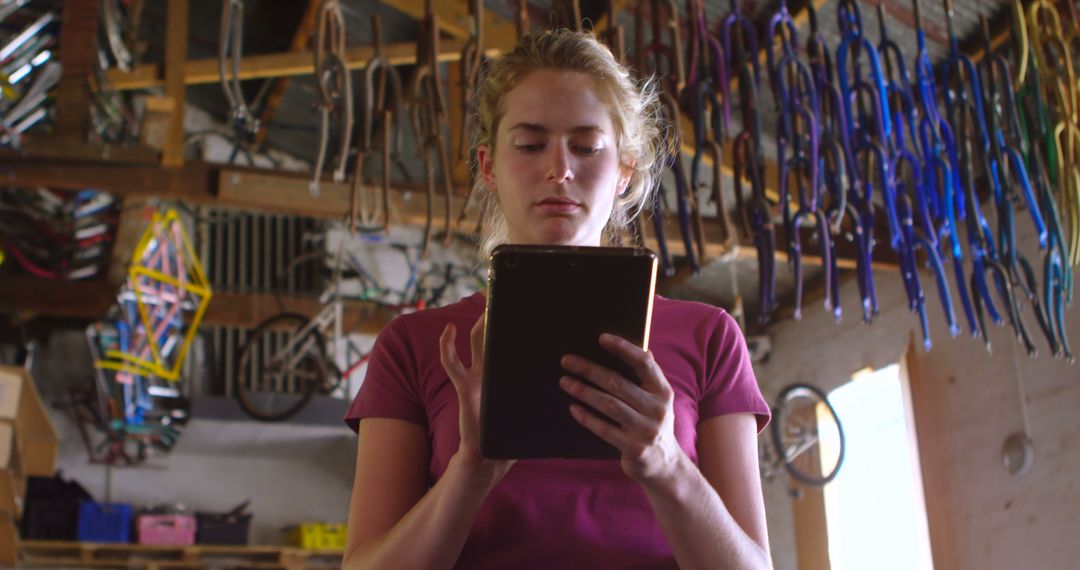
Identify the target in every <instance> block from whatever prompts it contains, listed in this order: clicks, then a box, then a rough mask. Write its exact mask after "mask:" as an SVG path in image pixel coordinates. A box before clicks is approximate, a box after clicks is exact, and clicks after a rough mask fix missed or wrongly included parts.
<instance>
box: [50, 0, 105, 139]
mask: <svg viewBox="0 0 1080 570" xmlns="http://www.w3.org/2000/svg"><path fill="white" fill-rule="evenodd" d="M100 4H101V3H100V1H99V0H68V1H67V2H65V3H64V12H63V16H62V21H61V24H60V25H61V28H60V63H61V64H63V66H64V71H63V75H61V76H60V83H59V85H58V86H57V89H56V91H55V93H56V137H57V138H65V139H72V140H75V141H78V142H80V143H85V142H86V141H87V138H88V135H89V133H90V104H89V87H88V85H87V83H86V80H87V78H88V77H89V76H90V73H91V72H92V70H93V66H94V65H97V62H96V61H95V59H96V58H97V32H98V15H99V13H100V10H99V8H100Z"/></svg>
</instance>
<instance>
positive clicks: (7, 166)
mask: <svg viewBox="0 0 1080 570" xmlns="http://www.w3.org/2000/svg"><path fill="white" fill-rule="evenodd" d="M308 180H309V175H308V174H307V173H305V172H282V171H274V170H265V169H257V168H246V167H238V166H229V165H212V164H208V163H205V162H201V161H189V162H187V163H185V164H184V166H183V167H182V168H161V167H155V166H147V165H123V164H114V163H108V162H99V163H88V162H72V161H55V160H54V161H34V160H23V159H19V158H18V157H14V156H12V155H6V156H0V184H3V185H5V186H9V187H17V188H35V187H38V186H47V187H50V188H58V189H72V190H77V189H83V188H95V189H98V190H101V191H104V192H111V193H113V194H117V195H120V196H124V197H128V196H142V197H154V198H159V199H163V200H182V201H184V202H187V203H189V204H193V205H212V206H218V207H230V208H238V209H244V210H252V211H263V212H277V213H287V214H292V215H297V216H307V217H313V218H324V219H343V218H344V216H345V215H346V214H347V212H348V211H349V206H350V204H351V202H350V200H351V196H352V194H351V185H350V184H351V183H350V182H334V181H333V180H330V179H329V178H326V179H324V180H323V181H322V183H321V184H320V192H319V196H318V197H313V196H311V194H310V193H309V192H308V189H307V188H308ZM371 190H372V191H375V190H374V189H373V188H372V189H371ZM464 195H465V190H464V189H458V191H457V193H456V194H455V197H454V200H455V203H454V204H452V208H451V215H452V221H454V222H456V219H457V214H458V212H459V211H460V210H459V208H460V207H461V202H460V200H463V199H464ZM444 208H445V199H444V198H443V196H442V195H441V194H437V195H436V197H435V205H434V211H435V212H436V216H437V217H436V220H435V225H434V228H435V231H437V232H441V231H443V228H444V225H443V221H442V218H441V217H440V216H441V214H440V212H443V211H444ZM390 212H391V224H404V225H409V226H419V227H423V226H424V225H425V224H426V223H427V196H426V194H425V193H424V192H423V191H420V190H417V189H414V188H402V187H397V188H394V189H393V190H392V191H391V192H390ZM475 215H476V213H475V212H473V213H472V215H470V216H469V218H467V219H466V220H465V221H464V222H463V223H462V224H460V225H454V226H452V227H451V231H454V232H460V233H464V234H468V233H471V232H472V229H473V228H474V227H475V224H476V220H475ZM703 227H704V230H705V243H706V248H705V257H706V258H707V259H713V258H717V257H722V256H725V255H728V253H729V250H730V242H728V241H725V240H724V239H723V238H724V236H723V235H722V233H721V231H720V225H719V223H718V222H717V221H716V220H715V219H714V218H705V219H704V220H703ZM646 228H647V232H646V234H647V240H646V245H647V246H648V247H650V248H651V249H653V250H656V249H658V245H659V244H658V243H657V241H656V240H655V236H654V235H653V233H652V227H651V224H646ZM678 228H679V226H678V221H677V218H676V216H674V215H670V214H669V215H667V216H665V218H664V233H665V235H667V236H668V240H667V242H668V247H669V248H670V250H671V252H672V253H673V254H675V255H679V254H682V253H683V251H682V245H681V244H682V242H681V241H680V240H679V239H678V236H679V235H680V234H679V229H678ZM882 228H884V225H882ZM734 230H735V228H732V231H734ZM881 231H884V230H881ZM780 237H781V236H778V239H780ZM740 241H741V243H740V244H739V252H740V255H742V256H745V257H753V256H754V247H753V244H752V242H751V241H750V240H748V239H743V240H740ZM814 247H816V246H815V245H814V244H813V242H812V240H809V239H808V240H805V241H804V251H805V255H804V259H805V261H806V263H808V264H815V263H816V264H820V255H818V254H817V252H816V251H815V250H814ZM845 247H847V246H846V245H845V244H844V243H842V244H840V250H839V253H838V258H839V259H840V263H841V267H854V259H855V254H854V251H849V250H848V249H850V248H848V249H844V248H845ZM777 256H778V259H780V260H784V259H786V257H785V256H784V254H783V251H782V250H781V251H778V252H777ZM895 259H896V258H895V254H893V253H892V252H891V250H889V249H888V248H885V247H879V248H877V250H876V252H875V260H876V261H877V262H878V263H880V264H881V266H882V267H896V266H897V264H896V261H895Z"/></svg>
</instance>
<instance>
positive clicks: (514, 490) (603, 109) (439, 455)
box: [345, 30, 770, 569]
mask: <svg viewBox="0 0 1080 570" xmlns="http://www.w3.org/2000/svg"><path fill="white" fill-rule="evenodd" d="M478 97H479V100H478V124H479V135H478V144H477V158H478V163H479V171H480V172H479V174H480V176H479V177H478V187H477V189H476V191H477V193H478V194H481V195H482V196H483V197H484V198H483V199H484V200H485V208H484V212H485V214H484V215H485V220H484V222H485V223H484V227H485V234H484V235H483V236H482V238H483V239H482V246H481V249H482V250H483V253H485V254H487V253H489V252H490V251H491V249H492V248H493V247H494V246H495V245H497V244H498V243H502V242H513V243H539V244H573V245H591V246H597V245H601V244H611V243H617V240H618V239H619V238H618V236H619V235H620V233H621V232H622V231H624V230H625V228H626V225H627V223H628V220H630V219H631V214H633V213H635V212H636V210H637V209H639V208H640V207H641V205H642V204H644V203H645V201H646V200H647V199H648V197H649V191H650V189H651V188H652V187H653V186H654V182H655V178H656V176H657V174H658V172H659V163H660V158H661V155H662V153H663V152H664V149H663V148H662V144H660V138H661V137H660V133H659V129H658V125H657V120H656V117H657V116H658V113H657V111H656V109H657V106H656V96H655V94H654V93H653V92H652V90H651V88H650V87H648V86H646V87H645V88H643V89H642V88H638V87H636V86H635V84H634V82H633V81H632V79H631V78H630V77H629V75H628V73H627V71H626V70H625V69H624V68H622V67H621V66H620V65H619V64H618V63H617V62H616V61H615V60H614V58H613V57H612V55H611V53H610V52H609V51H608V50H607V48H605V47H604V46H603V45H601V44H600V43H598V42H597V41H596V40H595V39H594V38H593V37H592V36H590V35H587V34H579V33H574V32H569V31H565V30H563V31H557V32H543V33H540V34H537V35H532V36H527V37H525V38H524V39H522V41H521V42H520V44H519V45H518V46H517V48H515V50H514V51H512V52H511V53H509V54H507V55H506V56H504V57H503V58H501V59H500V60H498V61H497V62H494V64H493V65H492V66H491V69H490V70H489V72H488V73H487V75H486V77H485V79H484V81H483V84H482V86H481V88H480V91H479V94H478ZM483 310H484V296H483V294H482V293H477V294H475V295H473V296H471V297H467V298H465V299H462V300H461V301H459V302H458V303H455V304H453V305H449V306H446V307H442V308H439V309H431V310H427V311H420V312H417V313H413V314H411V315H407V316H403V317H399V318H398V319H395V320H394V321H393V322H392V323H390V325H388V326H387V328H386V329H384V330H383V332H382V333H381V334H380V336H379V339H378V341H377V343H376V348H375V351H374V353H373V354H372V358H371V361H370V364H369V367H368V373H367V377H366V378H365V381H364V384H363V387H362V388H361V390H360V393H359V394H358V395H357V398H356V400H355V401H354V402H353V405H352V407H351V408H350V410H349V415H348V417H347V419H346V421H347V422H348V423H349V425H351V426H352V427H353V428H354V429H358V433H359V446H358V454H357V465H356V479H355V483H354V488H353V496H352V501H351V504H350V509H349V544H348V546H347V550H346V560H345V567H346V568H450V567H458V568H578V567H581V568H586V567H587V568H630V567H633V568H674V567H676V566H677V567H679V568H712V569H716V568H764V567H768V566H770V558H769V549H768V539H767V536H766V530H765V515H764V506H763V502H762V496H761V486H760V479H759V475H758V467H757V444H756V441H757V439H756V436H757V432H758V431H760V429H761V428H762V427H764V425H765V423H766V422H767V421H768V413H769V411H768V407H767V406H766V404H765V402H764V401H763V400H762V398H761V394H760V392H759V391H758V389H757V384H756V381H755V379H754V376H753V371H752V370H751V368H750V362H749V359H748V357H747V352H746V348H745V343H744V341H743V339H742V335H741V333H740V332H739V329H738V327H737V326H736V325H735V323H734V320H733V319H732V318H731V317H730V316H728V315H727V314H726V313H724V312H723V311H722V310H719V309H716V308H714V307H709V306H707V305H702V304H698V303H690V302H678V301H671V300H667V299H663V298H657V299H656V302H655V303H654V312H653V325H652V327H653V328H652V333H651V339H652V340H651V350H650V351H649V352H646V351H643V350H641V349H640V348H639V347H636V346H634V345H632V344H630V343H628V342H625V341H621V340H620V339H617V338H608V337H606V336H605V337H601V344H602V345H603V346H604V347H605V348H607V349H608V350H610V351H611V352H612V353H614V354H615V355H617V356H618V357H620V358H621V359H623V360H625V361H626V362H627V363H629V364H630V365H631V366H633V369H634V370H635V372H636V373H637V376H638V380H639V381H640V386H639V385H635V384H634V383H631V382H630V381H628V380H626V379H624V378H621V377H619V376H618V375H616V374H614V373H613V372H611V371H609V370H605V369H603V368H600V367H599V366H597V365H596V364H593V363H591V362H588V361H585V360H583V359H580V358H576V357H573V356H567V357H566V358H565V359H564V360H563V362H562V364H563V366H564V367H565V368H566V369H567V370H568V371H570V372H573V373H576V374H578V375H579V376H582V377H585V378H588V379H589V380H591V381H592V382H593V383H594V384H595V385H596V386H599V387H601V388H603V390H602V391H601V390H597V389H593V388H588V387H586V386H585V385H584V384H582V383H580V382H576V381H573V380H571V379H569V378H564V379H562V380H561V381H560V385H561V386H562V388H563V389H564V390H566V391H567V392H568V393H569V394H571V395H572V396H574V397H575V398H577V399H579V400H581V401H584V402H586V403H588V404H590V405H591V406H592V407H593V408H595V409H597V410H602V411H603V412H604V413H605V414H606V415H608V416H609V417H610V418H612V419H614V420H615V421H616V422H617V423H618V426H617V427H616V426H613V425H612V424H610V423H609V422H606V421H603V420H601V419H600V418H599V417H597V416H594V415H592V414H590V413H589V412H586V411H584V409H583V408H581V407H577V406H573V407H571V409H570V410H569V412H568V413H571V414H572V415H573V416H574V418H575V419H577V421H579V422H580V423H581V424H582V425H584V426H585V427H586V428H588V429H590V430H591V431H593V432H594V433H596V434H597V435H598V436H599V437H601V438H603V439H604V440H606V441H608V442H609V443H611V444H612V445H614V446H615V447H616V448H618V449H619V450H620V453H621V460H619V461H600V460H597V461H591V460H545V461H518V462H513V461H497V460H488V459H485V458H484V457H482V456H481V455H480V453H479V451H478V439H479V438H478V427H477V426H478V419H477V417H478V413H479V407H480V380H481V377H482V376H483V371H482V362H483V359H482V358H481V357H480V356H479V355H480V353H481V350H482V347H483V342H482V339H483V330H482V322H483V321H482V319H480V317H481V316H482V314H483ZM466 329H471V334H470V335H469V337H470V338H469V339H466V338H465V335H464V334H458V331H464V330H466ZM470 345H471V346H470ZM361 419H362V421H361Z"/></svg>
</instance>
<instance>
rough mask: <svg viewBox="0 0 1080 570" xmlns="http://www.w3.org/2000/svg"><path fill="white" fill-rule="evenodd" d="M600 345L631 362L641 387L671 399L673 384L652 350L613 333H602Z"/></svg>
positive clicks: (621, 358) (628, 362)
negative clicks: (644, 348)
mask: <svg viewBox="0 0 1080 570" xmlns="http://www.w3.org/2000/svg"><path fill="white" fill-rule="evenodd" d="M600 346H603V347H604V348H605V349H607V351H608V352H610V353H612V354H614V355H615V356H617V357H618V358H619V360H622V361H623V362H625V363H627V364H629V365H630V366H631V367H632V368H633V369H634V373H635V374H637V377H638V380H639V381H641V388H642V389H643V390H645V391H647V392H651V393H653V394H656V395H658V396H660V397H662V398H664V399H665V400H666V399H669V398H671V397H672V396H673V392H672V390H671V384H669V383H668V381H667V378H666V377H665V376H664V372H663V371H662V370H660V365H659V364H657V363H656V359H655V358H653V355H652V353H651V352H649V351H647V350H643V349H642V348H641V347H640V346H638V345H636V344H634V343H632V342H630V341H628V340H626V339H624V338H621V337H619V336H616V335H613V334H602V335H600Z"/></svg>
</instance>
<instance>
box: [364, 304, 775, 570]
mask: <svg viewBox="0 0 1080 570" xmlns="http://www.w3.org/2000/svg"><path fill="white" fill-rule="evenodd" d="M484 303H485V299H484V296H483V295H482V294H480V293H476V294H474V295H472V296H470V297H466V298H464V299H462V300H461V301H459V302H457V303H454V304H452V305H448V306H446V307H441V308H438V309H428V310H424V311H419V312H416V313H412V314H409V315H404V316H401V317H398V318H397V319H394V320H393V321H392V322H391V323H390V324H389V325H387V327H386V328H385V329H384V330H383V331H382V333H381V334H380V335H379V338H378V340H377V341H376V343H375V349H374V352H373V353H372V355H371V360H370V361H369V363H368V370H367V376H366V378H365V380H364V383H363V386H362V387H361V389H360V393H359V394H357V396H356V399H355V400H354V401H353V403H352V406H350V408H349V411H348V414H347V415H346V418H345V421H346V423H348V425H349V426H350V427H352V428H353V429H354V430H356V429H357V426H358V425H359V421H360V419H361V418H395V419H400V420H405V421H409V422H413V423H415V424H417V425H420V426H422V427H424V428H425V429H427V431H428V436H429V437H430V439H431V451H432V453H431V462H430V464H429V469H428V479H429V482H430V483H431V484H432V485H434V484H435V481H437V480H438V479H439V477H441V476H442V474H443V473H444V472H445V471H446V467H447V464H448V463H449V461H450V458H451V456H453V454H454V452H456V451H457V448H458V443H459V441H460V440H459V435H458V405H457V395H456V393H455V392H454V388H453V386H452V385H451V383H450V379H449V378H448V377H447V375H446V372H445V371H444V370H443V368H442V364H441V363H440V361H439V345H438V337H439V334H440V333H441V332H442V330H443V328H444V326H445V325H446V323H448V322H453V323H454V324H455V325H456V326H457V330H458V336H457V349H458V354H459V355H461V360H462V362H463V363H464V364H465V365H466V366H468V365H469V362H470V354H469V352H470V348H469V334H468V331H469V330H470V329H471V328H472V326H473V324H474V323H475V322H476V320H477V319H478V318H479V317H480V316H481V315H482V314H483V311H484ZM649 348H650V350H651V351H652V352H653V356H654V357H655V358H656V361H657V362H658V363H659V365H660V367H661V369H662V370H663V371H664V375H665V376H666V377H667V379H668V381H669V382H670V383H671V385H672V388H673V389H674V391H675V436H676V438H677V439H678V441H679V444H680V445H681V446H682V448H683V449H684V450H685V451H686V453H687V454H688V455H689V456H690V458H691V459H693V460H694V462H695V463H696V462H697V446H696V444H697V425H698V423H699V422H701V421H703V420H706V419H708V418H712V417H715V416H719V415H722V414H732V413H750V414H755V415H756V417H757V422H758V430H759V431H760V430H761V429H762V428H764V427H765V424H766V423H768V421H769V407H768V405H767V404H766V403H765V400H764V399H763V398H762V397H761V392H760V390H759V389H758V386H757V380H756V379H755V378H754V372H753V370H752V369H751V366H750V359H749V355H748V353H747V350H746V343H745V341H744V340H743V336H742V333H741V331H740V330H739V327H738V326H737V325H736V323H735V320H734V319H732V318H731V316H730V315H728V314H727V313H726V312H724V311H723V310H722V309H718V308H716V307H713V306H710V305H705V304H701V303H693V302H688V301H675V300H670V299H665V298H663V297H660V296H657V297H656V300H655V303H654V304H653V320H652V331H651V333H650V347H649ZM456 567H457V568H590V569H593V568H675V567H676V566H675V561H674V558H673V556H672V553H671V547H670V546H668V544H667V540H666V539H665V538H664V535H663V533H662V532H661V529H660V525H659V523H658V522H657V520H656V516H655V515H654V514H653V511H652V507H651V506H650V504H649V502H648V499H647V498H646V496H645V493H644V491H643V490H642V489H641V487H640V486H639V485H638V484H637V483H635V482H633V481H632V480H630V479H629V478H628V477H627V476H626V475H625V474H623V472H622V469H621V468H620V466H619V462H618V461H617V460H559V459H549V460H530V461H519V462H517V463H516V464H515V465H514V467H513V468H511V470H510V472H509V473H508V474H507V475H506V477H505V478H504V479H503V480H502V481H501V482H500V483H499V484H498V485H497V486H496V487H495V488H494V489H493V490H492V492H491V494H490V495H489V496H488V498H487V500H486V501H485V502H484V505H483V506H482V507H481V509H480V512H479V513H478V514H477V516H476V520H475V521H474V523H473V528H472V532H471V533H470V534H469V538H468V540H467V541H466V543H465V547H464V549H463V550H462V552H461V557H460V558H459V559H458V561H457V565H456Z"/></svg>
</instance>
